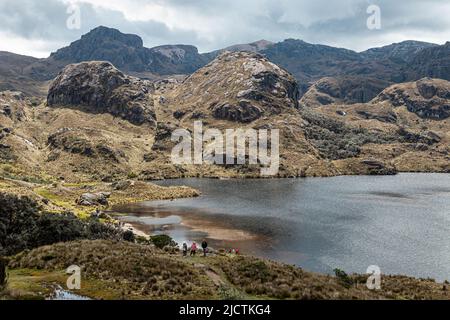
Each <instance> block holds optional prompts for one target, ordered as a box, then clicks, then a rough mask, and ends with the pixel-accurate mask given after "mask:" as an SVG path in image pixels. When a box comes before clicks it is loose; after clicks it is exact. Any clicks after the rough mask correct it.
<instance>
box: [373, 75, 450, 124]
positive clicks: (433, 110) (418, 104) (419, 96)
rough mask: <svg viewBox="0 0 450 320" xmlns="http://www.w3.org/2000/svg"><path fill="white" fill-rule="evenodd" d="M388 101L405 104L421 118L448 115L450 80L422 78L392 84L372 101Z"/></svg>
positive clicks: (395, 104) (442, 117) (446, 116)
mask: <svg viewBox="0 0 450 320" xmlns="http://www.w3.org/2000/svg"><path fill="white" fill-rule="evenodd" d="M382 101H389V102H390V103H392V105H393V106H394V107H399V106H403V105H404V106H406V107H407V109H408V110H409V111H410V112H414V113H415V114H417V115H418V116H419V117H421V118H426V119H435V120H440V119H446V118H448V117H450V82H448V81H445V80H440V79H430V78H423V79H421V80H419V81H416V82H410V83H404V84H399V85H394V86H392V87H390V88H388V89H386V90H384V91H383V92H382V93H381V94H380V95H379V96H378V97H377V98H376V99H374V100H373V102H375V103H377V102H382Z"/></svg>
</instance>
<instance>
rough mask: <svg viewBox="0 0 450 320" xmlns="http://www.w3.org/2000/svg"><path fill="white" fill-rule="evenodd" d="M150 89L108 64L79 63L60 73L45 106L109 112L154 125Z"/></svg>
mask: <svg viewBox="0 0 450 320" xmlns="http://www.w3.org/2000/svg"><path fill="white" fill-rule="evenodd" d="M151 89H152V86H151V83H149V82H147V81H142V80H139V79H137V78H133V77H129V76H126V75H124V74H123V73H122V72H120V71H119V70H117V69H116V68H115V67H114V66H113V65H112V64H110V63H109V62H98V61H94V62H83V63H79V64H72V65H68V66H67V67H66V68H64V70H63V71H61V73H60V74H59V75H58V77H56V79H55V80H54V81H53V82H52V84H51V86H50V89H49V92H48V96H47V104H48V105H49V106H52V107H55V106H61V107H64V106H86V107H89V110H90V111H92V112H94V113H110V114H112V115H113V116H117V117H121V118H122V119H125V120H128V121H130V122H131V123H133V124H136V125H142V124H144V123H146V124H151V125H154V124H155V122H156V115H155V111H154V107H153V100H152V99H151V96H150V92H151Z"/></svg>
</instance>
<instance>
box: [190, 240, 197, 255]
mask: <svg viewBox="0 0 450 320" xmlns="http://www.w3.org/2000/svg"><path fill="white" fill-rule="evenodd" d="M196 253H197V244H196V243H195V242H194V243H192V246H191V256H195V254H196Z"/></svg>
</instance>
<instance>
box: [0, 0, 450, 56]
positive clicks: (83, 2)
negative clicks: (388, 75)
mask: <svg viewBox="0 0 450 320" xmlns="http://www.w3.org/2000/svg"><path fill="white" fill-rule="evenodd" d="M73 5H76V6H77V7H78V8H79V12H80V22H81V24H80V28H79V29H77V28H68V27H67V21H68V19H69V18H70V17H72V18H73V17H76V16H73V15H72V14H73V13H74V12H75V14H76V11H73V10H71V9H73V8H74V7H73ZM370 5H378V7H379V8H380V12H381V29H374V30H370V29H369V28H368V27H367V19H368V18H369V16H371V14H368V13H367V9H368V7H369V6H370ZM69 8H70V9H69ZM68 10H69V11H68ZM68 12H69V13H68ZM70 21H72V22H73V21H76V19H75V20H74V19H69V22H70ZM69 25H71V26H76V25H74V24H69ZM99 25H104V26H108V27H113V28H117V29H119V30H121V31H122V32H126V33H135V34H138V35H139V36H141V37H142V38H143V40H144V44H145V46H147V47H152V46H156V45H161V44H192V45H195V46H197V47H198V48H199V50H200V51H201V52H207V51H212V50H215V49H219V48H223V47H227V46H229V45H232V44H237V43H247V42H252V41H256V40H260V39H266V40H270V41H281V40H283V39H287V38H296V39H302V40H305V41H307V42H312V43H321V44H328V45H333V46H339V47H345V48H349V49H353V50H357V51H362V50H365V49H367V48H370V47H376V46H381V45H386V44H390V43H393V42H400V41H403V40H407V39H413V40H422V41H429V42H435V43H441V44H442V43H445V42H446V41H450V1H449V0H378V1H376V0H373V1H372V0H334V1H333V0H128V1H126V0H107V1H106V0H39V1H36V0H0V50H3V51H11V52H15V53H20V54H26V55H32V56H36V57H47V56H48V55H49V54H50V52H52V51H55V50H56V49H58V48H61V47H63V46H66V45H68V44H69V43H70V42H72V41H74V40H77V39H78V38H80V36H81V35H82V34H84V33H86V32H88V31H89V30H91V29H93V28H95V27H97V26H99Z"/></svg>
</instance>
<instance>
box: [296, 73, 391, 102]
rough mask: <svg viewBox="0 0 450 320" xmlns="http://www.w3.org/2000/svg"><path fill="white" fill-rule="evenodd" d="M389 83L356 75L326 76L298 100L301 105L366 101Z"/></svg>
mask: <svg viewBox="0 0 450 320" xmlns="http://www.w3.org/2000/svg"><path fill="white" fill-rule="evenodd" d="M390 84H391V83H390V82H388V81H384V80H379V79H373V78H368V77H358V76H342V77H326V78H322V79H320V80H318V81H317V82H315V83H314V84H313V85H312V86H311V88H310V89H309V90H308V91H307V92H306V93H305V95H304V96H303V97H302V98H301V100H300V105H301V106H302V107H314V106H321V105H329V104H353V103H366V102H369V101H371V100H372V99H373V98H375V97H376V96H377V95H378V94H379V93H380V92H382V91H383V89H385V88H386V87H388V86H389V85H390Z"/></svg>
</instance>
